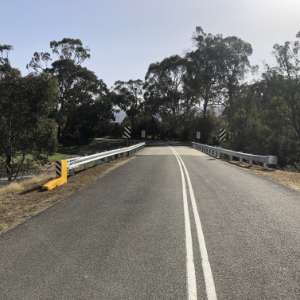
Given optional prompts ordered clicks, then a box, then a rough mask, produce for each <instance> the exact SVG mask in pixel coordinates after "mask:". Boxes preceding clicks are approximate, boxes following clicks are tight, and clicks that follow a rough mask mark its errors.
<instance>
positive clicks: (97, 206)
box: [0, 147, 300, 300]
mask: <svg viewBox="0 0 300 300" xmlns="http://www.w3.org/2000/svg"><path fill="white" fill-rule="evenodd" d="M0 295H1V296H0V299H14V300H15V299H105V300H109V299H139V300H140V299H190V300H192V299H210V300H212V299H300V194H299V193H298V192H294V191H292V190H288V189H287V188H285V187H282V186H280V185H277V184H275V183H273V182H271V181H269V180H268V179H265V178H262V177H258V176H256V175H254V174H251V173H250V172H249V171H247V170H244V169H241V168H238V167H236V166H233V165H230V164H228V163H226V162H223V161H219V160H214V159H213V158H211V157H209V156H206V155H204V154H202V153H200V152H198V151H197V150H194V149H191V148H188V147H173V148H172V147H149V148H145V149H144V150H142V151H140V152H139V153H138V154H137V156H136V158H135V159H133V160H130V161H129V162H128V163H127V164H125V165H123V166H121V167H120V168H118V169H116V170H114V171H112V172H110V173H109V174H107V175H106V176H105V177H103V178H101V179H99V180H98V181H97V182H96V183H93V184H91V185H90V186H88V187H86V188H85V189H83V190H81V191H80V192H78V193H77V194H76V195H73V196H72V197H71V198H69V199H66V201H63V202H62V203H60V204H58V205H56V206H54V207H52V208H50V209H48V210H47V211H45V212H44V213H42V214H40V215H38V216H36V217H34V218H32V219H31V220H29V221H27V222H26V223H24V224H23V225H20V226H18V227H16V228H15V229H13V230H11V231H9V232H7V233H6V234H4V235H2V236H0Z"/></svg>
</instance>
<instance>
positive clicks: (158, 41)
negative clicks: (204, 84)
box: [0, 0, 300, 85]
mask: <svg viewBox="0 0 300 300" xmlns="http://www.w3.org/2000/svg"><path fill="white" fill-rule="evenodd" d="M0 7H1V18H0V43H6V44H11V45H13V46H14V51H13V53H12V54H11V56H10V57H11V60H12V62H13V64H14V66H16V67H18V68H20V69H21V70H22V71H23V72H24V73H25V72H26V70H25V66H26V64H27V63H28V62H29V60H30V58H31V56H32V54H33V52H34V51H41V50H48V46H49V41H50V40H59V39H61V38H63V37H74V38H80V39H81V40H82V41H83V42H84V44H85V45H87V46H88V47H89V48H90V49H91V55H92V57H91V59H90V61H89V62H88V63H87V65H88V67H89V68H90V69H92V70H93V71H95V73H96V74H97V75H98V76H99V77H100V78H102V79H104V81H105V82H106V83H107V84H108V85H111V84H112V83H113V82H114V81H116V80H118V79H121V80H128V79H131V78H132V79H136V78H144V75H145V72H146V70H147V67H148V65H149V64H150V63H151V62H155V61H158V60H160V59H162V58H164V57H166V56H169V55H173V54H184V53H185V51H187V50H188V49H190V48H191V47H192V42H191V36H192V33H193V31H194V29H195V27H196V26H197V25H200V26H202V27H203V29H204V30H205V31H206V32H212V33H223V34H224V35H237V36H239V37H241V38H243V39H244V40H246V41H248V42H250V43H251V44H252V45H253V48H254V54H253V57H252V62H253V63H255V64H261V63H262V62H263V61H271V52H272V46H273V44H274V43H276V42H279V43H282V42H284V41H286V40H293V39H294V37H295V35H296V33H297V32H298V31H300V0H48V1H45V0H2V1H1V6H0Z"/></svg>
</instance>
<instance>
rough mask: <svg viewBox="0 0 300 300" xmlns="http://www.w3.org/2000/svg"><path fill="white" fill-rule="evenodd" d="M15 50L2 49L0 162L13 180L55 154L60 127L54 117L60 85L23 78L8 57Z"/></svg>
mask: <svg viewBox="0 0 300 300" xmlns="http://www.w3.org/2000/svg"><path fill="white" fill-rule="evenodd" d="M11 49H12V48H11V47H10V46H7V45H0V111H1V114H0V161H1V160H2V164H3V165H4V168H5V172H6V175H7V177H8V179H9V180H12V179H15V178H16V177H17V176H18V174H19V173H21V172H22V171H23V170H24V168H25V166H28V165H29V163H30V162H32V159H34V160H35V163H37V162H40V161H43V160H44V159H45V157H46V156H47V155H48V154H49V153H52V152H53V151H54V150H55V146H56V124H55V122H53V120H52V119H51V118H50V114H51V112H52V111H53V109H54V106H55V100H56V97H57V83H56V80H54V79H53V78H51V76H49V75H47V74H40V75H28V76H25V77H22V76H21V72H20V71H19V70H17V69H15V68H13V67H12V66H11V64H10V61H9V59H8V54H7V52H8V51H9V50H11ZM4 52H6V53H4ZM0 165H1V164H0Z"/></svg>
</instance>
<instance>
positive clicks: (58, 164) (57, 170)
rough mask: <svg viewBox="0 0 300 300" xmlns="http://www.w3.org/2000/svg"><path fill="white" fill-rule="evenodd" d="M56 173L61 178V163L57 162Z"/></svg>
mask: <svg viewBox="0 0 300 300" xmlns="http://www.w3.org/2000/svg"><path fill="white" fill-rule="evenodd" d="M55 173H56V176H57V177H60V176H61V162H60V161H56V162H55Z"/></svg>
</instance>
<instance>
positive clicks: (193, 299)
mask: <svg viewBox="0 0 300 300" xmlns="http://www.w3.org/2000/svg"><path fill="white" fill-rule="evenodd" d="M171 150H172V151H173V149H172V148H171ZM173 153H174V156H175V157H176V160H177V162H178V165H179V168H180V173H181V182H182V199H183V210H184V225H185V247H186V276H187V294H188V300H197V284H196V272H195V265H194V253H193V239H192V231H191V222H190V213H189V206H188V200H187V192H186V190H187V187H186V181H185V177H184V173H183V169H182V166H181V164H180V161H179V159H178V157H177V156H176V154H175V152H174V151H173Z"/></svg>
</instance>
